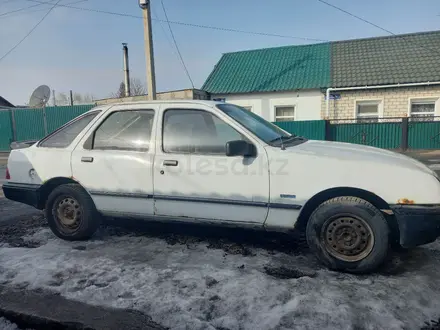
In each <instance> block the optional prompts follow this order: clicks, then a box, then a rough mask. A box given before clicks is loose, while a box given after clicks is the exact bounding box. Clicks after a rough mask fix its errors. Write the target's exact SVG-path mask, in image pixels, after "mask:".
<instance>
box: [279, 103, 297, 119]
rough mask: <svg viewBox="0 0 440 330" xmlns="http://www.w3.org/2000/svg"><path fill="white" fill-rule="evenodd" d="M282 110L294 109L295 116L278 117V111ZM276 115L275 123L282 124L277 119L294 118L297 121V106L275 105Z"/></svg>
mask: <svg viewBox="0 0 440 330" xmlns="http://www.w3.org/2000/svg"><path fill="white" fill-rule="evenodd" d="M282 108H293V116H277V109H282ZM274 115H275V122H278V123H280V122H279V121H278V120H277V119H278V118H292V119H293V120H291V121H295V120H296V105H295V104H283V105H274Z"/></svg>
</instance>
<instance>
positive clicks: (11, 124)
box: [0, 104, 94, 151]
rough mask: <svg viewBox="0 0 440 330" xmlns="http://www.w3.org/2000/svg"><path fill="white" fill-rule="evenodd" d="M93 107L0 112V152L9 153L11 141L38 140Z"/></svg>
mask: <svg viewBox="0 0 440 330" xmlns="http://www.w3.org/2000/svg"><path fill="white" fill-rule="evenodd" d="M93 107H94V105H92V104H90V105H76V106H60V107H46V108H36V109H35V108H32V109H31V108H11V109H5V110H0V151H9V145H10V143H11V142H12V141H24V140H39V139H41V138H43V137H44V136H46V135H47V134H49V133H51V132H53V131H54V130H56V129H57V128H58V127H60V126H62V125H64V124H65V123H67V122H68V121H70V120H72V119H74V118H75V117H78V116H79V115H81V114H83V113H85V112H87V111H89V110H90V109H91V108H93Z"/></svg>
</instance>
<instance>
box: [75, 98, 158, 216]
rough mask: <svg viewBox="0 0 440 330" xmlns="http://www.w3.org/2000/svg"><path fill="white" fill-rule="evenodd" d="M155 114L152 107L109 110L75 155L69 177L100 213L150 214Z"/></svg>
mask: <svg viewBox="0 0 440 330" xmlns="http://www.w3.org/2000/svg"><path fill="white" fill-rule="evenodd" d="M156 112H157V106H156V105H141V104H140V105H122V106H116V107H113V108H111V109H110V110H109V111H108V113H106V114H105V115H104V116H103V118H101V120H100V122H99V123H97V124H96V125H95V126H94V127H93V128H92V129H91V130H90V131H89V132H88V133H87V134H86V135H85V137H84V138H83V140H82V141H81V142H80V143H79V144H78V145H77V147H76V148H75V150H74V151H73V153H72V157H71V163H72V171H73V176H74V178H75V179H76V180H78V181H79V182H80V183H81V184H82V185H83V186H84V187H85V188H86V189H87V190H88V191H89V192H90V194H91V196H92V198H93V200H94V202H95V204H96V207H97V209H98V210H99V211H101V212H103V213H104V214H108V215H125V216H128V215H133V216H149V215H153V214H154V208H153V206H154V203H153V199H152V196H153V174H152V169H153V159H154V149H155V144H154V143H153V142H152V138H151V137H152V136H154V134H153V132H154V130H155V118H156V117H155V113H156Z"/></svg>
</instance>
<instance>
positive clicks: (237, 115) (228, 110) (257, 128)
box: [217, 103, 294, 145]
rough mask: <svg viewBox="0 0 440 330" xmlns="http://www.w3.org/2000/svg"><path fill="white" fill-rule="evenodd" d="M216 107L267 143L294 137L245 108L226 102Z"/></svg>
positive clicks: (277, 142)
mask: <svg viewBox="0 0 440 330" xmlns="http://www.w3.org/2000/svg"><path fill="white" fill-rule="evenodd" d="M217 108H219V109H220V110H221V111H223V112H224V113H225V114H227V115H228V116H229V117H231V118H232V119H234V120H235V121H237V122H238V123H239V124H241V125H242V126H244V127H245V128H247V129H248V130H249V131H251V132H252V133H254V134H255V135H256V136H258V137H259V138H260V139H261V140H263V141H264V142H266V143H268V144H278V145H279V144H280V143H281V142H282V141H284V140H287V139H290V138H293V137H294V135H291V134H289V133H286V132H285V131H283V130H282V129H280V128H279V127H278V126H276V125H274V124H272V123H270V122H268V121H266V120H264V119H263V118H261V117H260V116H258V115H256V114H254V113H252V112H251V111H249V110H246V109H245V108H242V107H239V106H237V105H234V104H227V103H225V104H218V105H217Z"/></svg>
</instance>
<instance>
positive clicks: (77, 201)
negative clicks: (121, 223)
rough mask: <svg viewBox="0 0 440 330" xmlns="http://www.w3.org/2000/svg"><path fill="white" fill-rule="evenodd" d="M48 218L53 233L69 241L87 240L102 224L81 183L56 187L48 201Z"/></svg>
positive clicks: (46, 210) (46, 211)
mask: <svg viewBox="0 0 440 330" xmlns="http://www.w3.org/2000/svg"><path fill="white" fill-rule="evenodd" d="M45 213H46V219H47V221H48V223H49V227H50V229H52V231H53V233H54V234H55V235H56V236H58V237H59V238H62V239H64V240H67V241H80V240H86V239H89V238H90V237H92V236H93V234H94V233H95V232H96V230H97V229H98V227H99V225H100V215H99V213H98V212H97V210H96V207H95V204H94V203H93V200H92V198H91V197H90V196H89V194H88V193H87V192H86V191H85V190H84V189H83V188H82V187H81V186H80V185H79V184H65V185H61V186H58V187H56V188H55V189H54V190H53V191H52V192H51V193H50V194H49V197H48V199H47V202H46V209H45Z"/></svg>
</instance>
